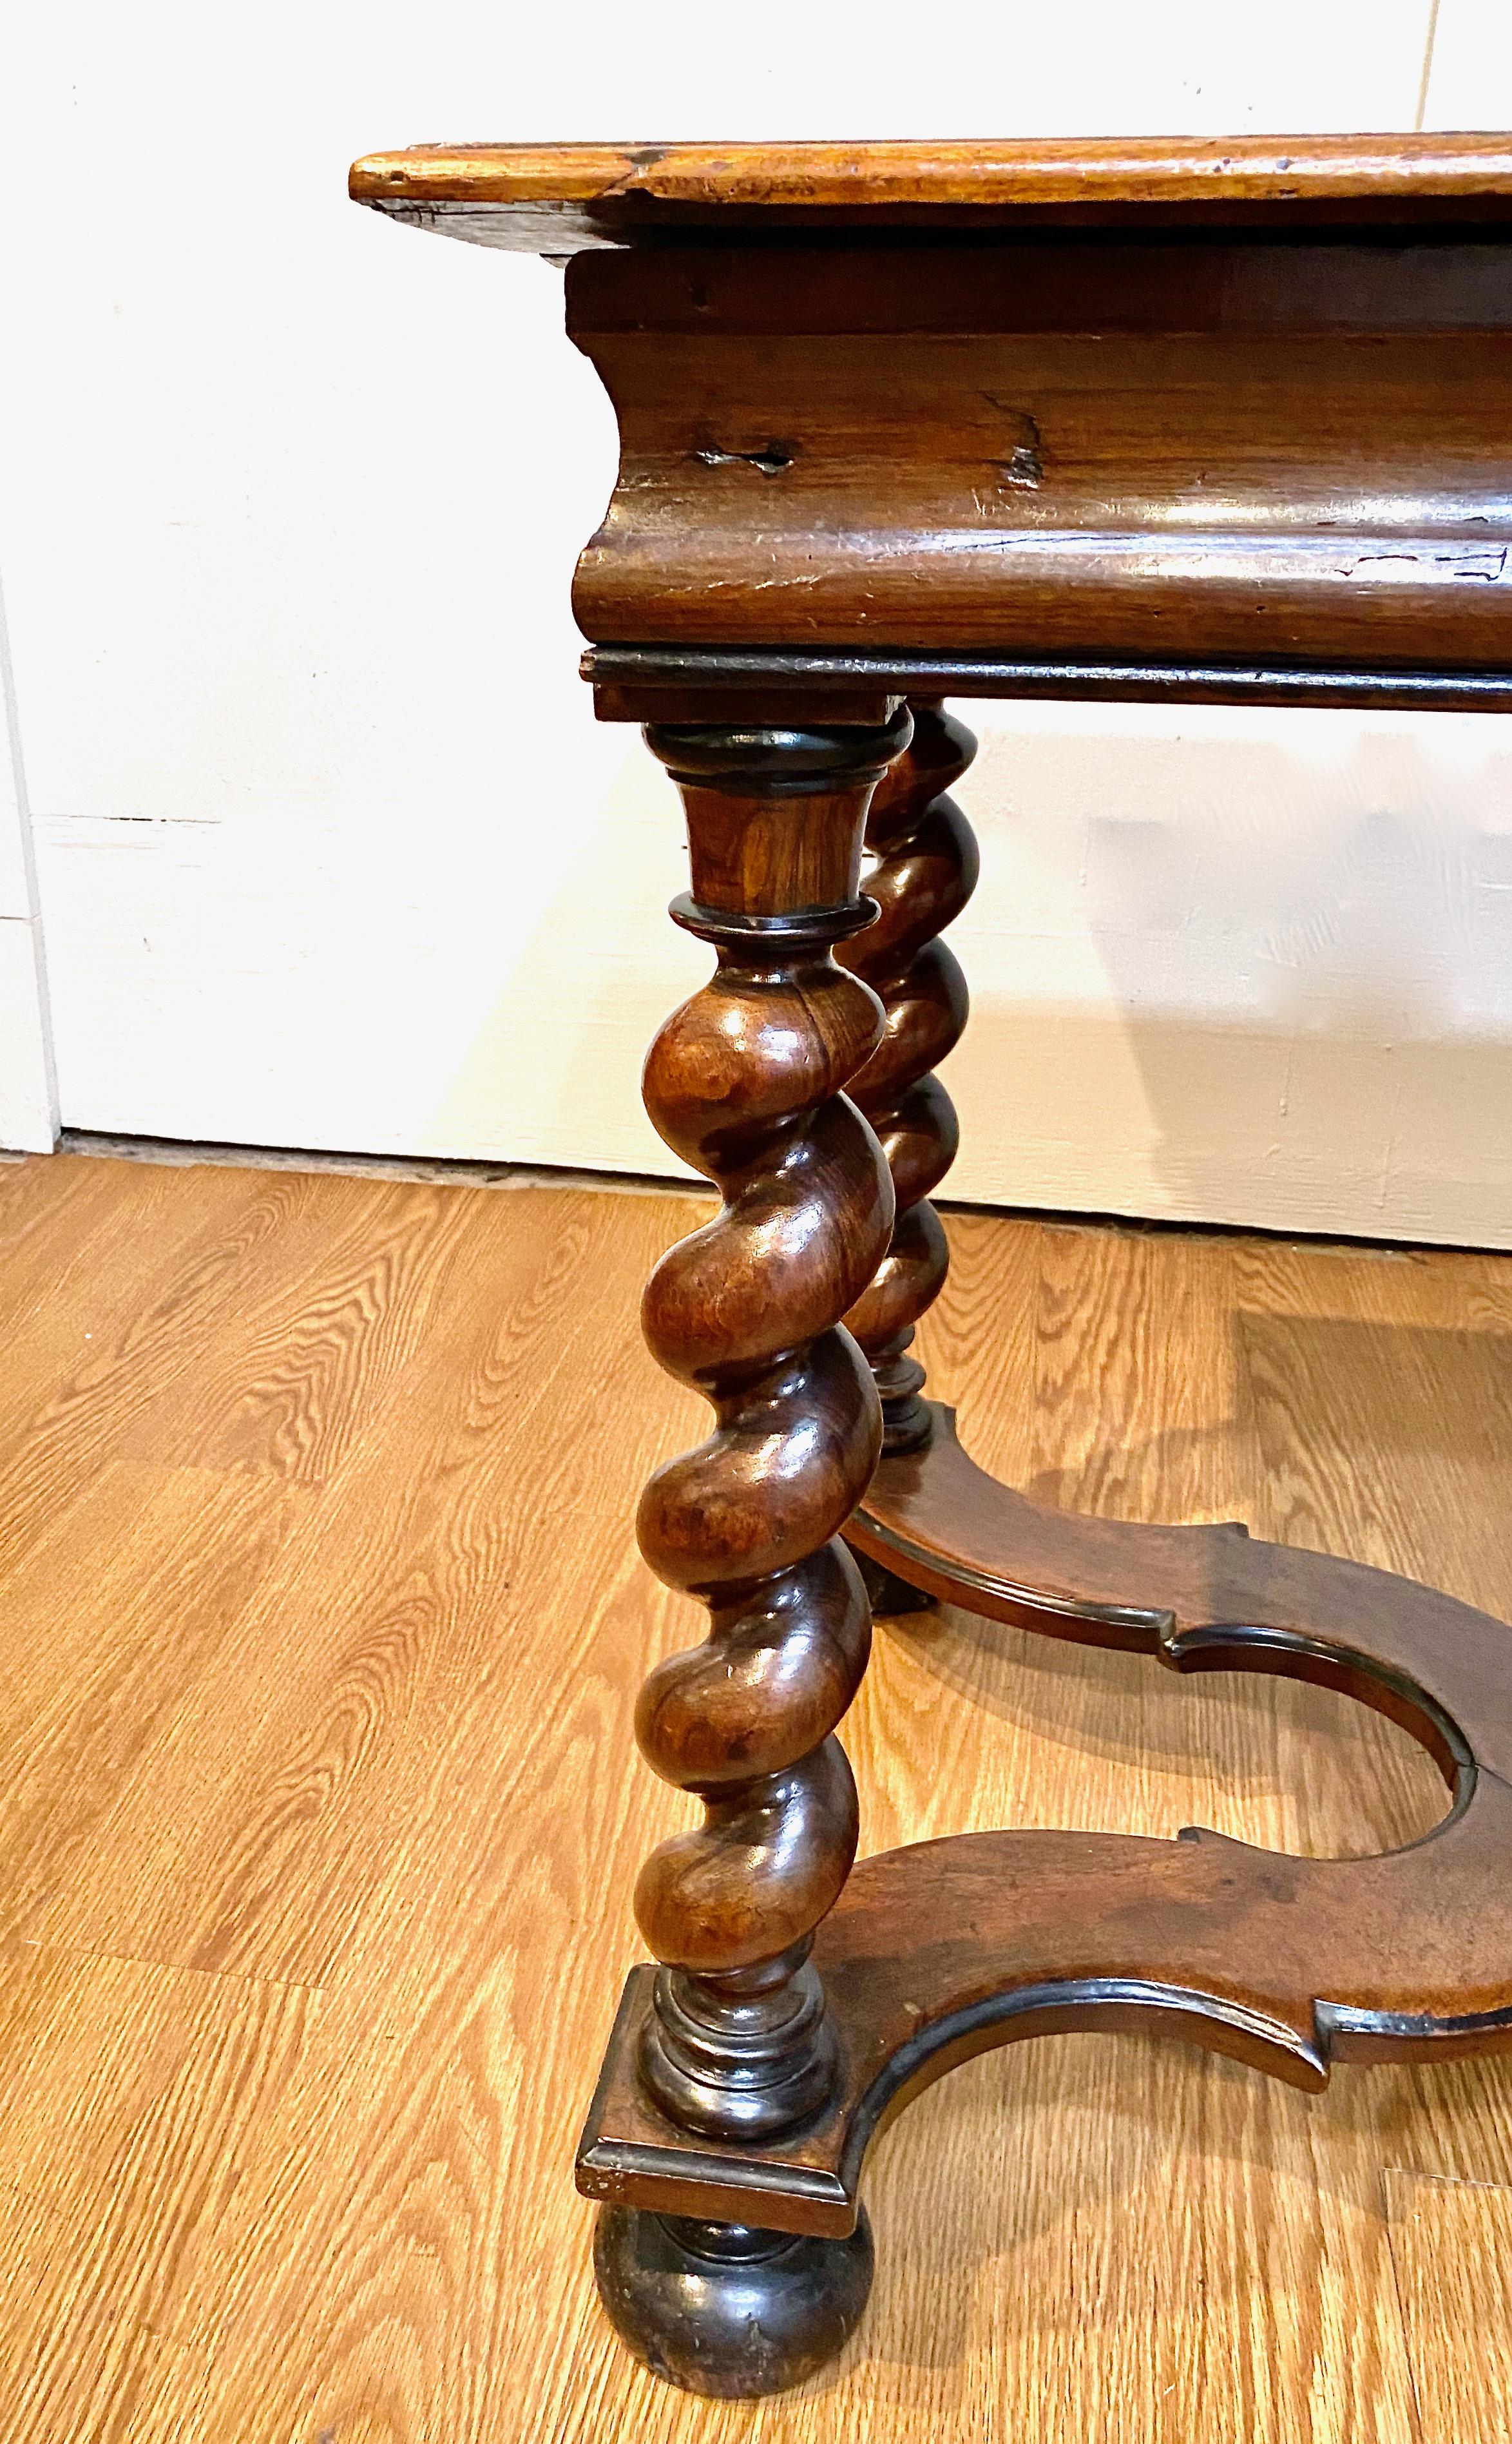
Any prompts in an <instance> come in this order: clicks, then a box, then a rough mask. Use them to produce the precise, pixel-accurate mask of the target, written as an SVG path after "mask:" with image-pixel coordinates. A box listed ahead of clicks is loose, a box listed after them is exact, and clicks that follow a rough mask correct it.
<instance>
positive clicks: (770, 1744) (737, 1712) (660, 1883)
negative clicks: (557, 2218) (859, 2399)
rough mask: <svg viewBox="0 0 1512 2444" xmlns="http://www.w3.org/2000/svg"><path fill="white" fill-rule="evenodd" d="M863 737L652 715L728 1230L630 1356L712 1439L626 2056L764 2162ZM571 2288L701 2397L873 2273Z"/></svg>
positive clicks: (689, 1061)
mask: <svg viewBox="0 0 1512 2444" xmlns="http://www.w3.org/2000/svg"><path fill="white" fill-rule="evenodd" d="M908 734H909V717H908V715H907V713H905V712H902V711H901V710H900V711H899V713H897V714H896V716H895V717H894V721H893V722H892V723H891V724H890V725H889V726H888V727H886V728H883V729H875V728H874V729H836V730H825V729H816V728H810V729H804V730H796V729H795V730H775V729H750V730H736V729H732V728H720V729H711V728H704V727H698V728H691V727H684V726H670V725H663V726H658V727H655V728H653V729H651V730H649V731H647V737H648V740H649V742H650V744H651V746H652V748H653V750H655V753H656V754H657V755H659V756H660V758H661V759H662V761H663V762H664V763H665V764H666V765H667V767H668V768H669V769H670V771H671V772H672V774H673V778H674V780H675V781H676V782H677V785H678V787H679V788H680V790H681V792H682V796H683V800H684V804H685V806H686V809H687V816H688V834H689V847H690V853H691V869H692V871H691V880H692V889H691V894H690V895H689V896H688V897H686V898H683V899H681V900H679V901H676V902H674V904H673V915H674V916H675V917H676V919H677V921H678V922H679V923H680V924H683V925H685V926H687V927H688V928H689V929H690V930H691V932H693V933H695V934H697V935H700V936H701V938H702V939H703V940H705V941H707V942H709V943H710V944H711V945H712V947H713V949H714V952H715V954H716V957H717V961H718V966H717V969H716V972H715V973H714V975H713V977H712V979H711V980H710V983H709V984H708V985H707V986H706V987H705V988H704V990H703V991H701V992H699V993H696V994H695V995H694V997H693V999H692V1000H691V1002H689V1003H687V1004H686V1006H685V1007H684V1008H683V1009H680V1010H678V1011H677V1012H676V1013H675V1014H674V1015H673V1017H672V1018H671V1019H670V1020H669V1021H668V1023H667V1025H666V1026H665V1028H663V1029H662V1031H661V1033H660V1035H659V1036H658V1037H657V1039H656V1042H655V1045H654V1046H653V1047H652V1051H651V1056H650V1059H649V1061H648V1063H647V1065H646V1079H645V1089H646V1103H647V1109H648V1110H649V1112H650V1114H651V1117H652V1119H653V1120H654V1121H655V1125H656V1127H657V1129H658V1130H659V1132H660V1134H661V1136H662V1137H663V1138H664V1139H665V1140H666V1142H667V1143H668V1144H669V1145H670V1146H671V1147H673V1150H674V1151H675V1152H676V1153H677V1154H679V1155H681V1156H683V1157H685V1159H687V1160H688V1161H689V1162H691V1163H692V1164H694V1165H696V1167H697V1168H698V1169H699V1170H700V1171H702V1172H704V1173H705V1175H706V1176H708V1177H709V1178H710V1179H712V1180H714V1181H715V1182H716V1183H717V1185H718V1186H719V1188H720V1190H721V1193H722V1194H723V1197H724V1205H723V1210H722V1211H721V1213H720V1214H719V1215H718V1217H717V1218H716V1219H715V1220H714V1221H713V1222H711V1223H710V1225H709V1226H708V1227H707V1228H706V1229H705V1230H702V1231H696V1232H695V1233H694V1234H693V1236H692V1237H691V1238H690V1239H687V1240H685V1241H683V1243H682V1244H681V1245H680V1246H678V1247H676V1248H673V1250H671V1252H670V1253H669V1254H668V1255H667V1256H666V1257H665V1258H664V1259H663V1260H662V1262H661V1264H660V1265H659V1266H658V1267H657V1268H656V1270H655V1273H654V1274H653V1276H652V1279H651V1282H650V1285H649V1286H648V1288H647V1291H646V1296H645V1305H644V1310H643V1321H644V1324H645V1330H646V1337H647V1340H648V1342H650V1345H651V1347H652V1349H653V1351H654V1352H655V1356H656V1357H657V1358H658V1359H659V1360H660V1361H661V1363H662V1365H664V1366H665V1367H666V1368H667V1369H668V1371H669V1372H670V1373H671V1374H673V1375H675V1376H676V1377H677V1378H678V1379H680V1380H681V1381H683V1382H687V1383H691V1384H696V1385H697V1387H698V1388H699V1390H700V1391H702V1392H703V1393H704V1394H705V1395H706V1396H707V1398H709V1399H710V1402H711V1403H712V1406H713V1410H714V1416H715V1425H714V1430H713V1433H712V1434H711V1435H710V1438H709V1440H708V1441H707V1442H705V1443H703V1444H702V1445H700V1447H699V1448H698V1449H697V1450H696V1451H694V1452H691V1453H687V1454H685V1455H684V1456H683V1457H682V1458H680V1459H674V1460H673V1461H671V1462H669V1463H668V1465H667V1466H666V1467H664V1468H662V1469H661V1470H659V1471H658V1472H657V1473H656V1475H655V1476H654V1477H653V1479H652V1481H651V1483H650V1484H649V1485H648V1487H647V1488H646V1491H645V1494H644V1496H643V1498H642V1501H641V1506H640V1515H639V1536H640V1546H641V1550H642V1552H643V1554H644V1555H645V1558H646V1560H647V1561H648V1562H649V1563H650V1565H651V1566H652V1568H653V1569H654V1570H655V1572H656V1573H657V1575H658V1576H659V1577H660V1578H662V1579H663V1580H665V1581H666V1582H667V1583H668V1584H669V1585H671V1586H673V1587H676V1588H679V1589H681V1590H682V1591H684V1592H686V1593H688V1594H690V1595H693V1596H696V1597H698V1598H699V1600H700V1601H701V1602H704V1603H705V1604H707V1605H708V1607H709V1611H710V1631H709V1636H708V1638H707V1639H706V1640H705V1641H704V1643H703V1644H702V1645H701V1646H699V1647H696V1648H694V1649H693V1650H692V1651H691V1653H687V1654H682V1655H676V1656H673V1657H671V1658H670V1659H669V1660H668V1661H666V1662H664V1663H662V1664H661V1665H659V1666H658V1668H657V1669H656V1670H655V1672H654V1673H653V1674H652V1676H651V1677H650V1679H649V1680H648V1681H647V1683H646V1685H645V1687H644V1689H643V1690H642V1692H641V1696H640V1702H639V1705H638V1708H637V1712H636V1734H637V1737H638V1740H639V1743H640V1747H641V1750H642V1752H643V1753H644V1755H645V1757H646V1758H647V1760H648V1762H649V1763H650V1764H651V1765H652V1766H653V1767H654V1768H655V1771H656V1772H657V1773H659V1774H660V1775H661V1776H662V1777H663V1779H664V1780H666V1781H668V1782H671V1783H674V1784H675V1785H676V1786H677V1787H679V1788H680V1789H684V1790H687V1791H690V1792H692V1793H695V1794H696V1795H697V1797H698V1798H699V1799H701V1800H702V1802H703V1805H704V1811H705V1812H704V1822H703V1823H702V1824H701V1825H699V1826H698V1827H697V1828H696V1829H694V1830H693V1831H691V1832H688V1833H682V1834H678V1835H676V1836H674V1838H673V1840H671V1841H669V1842H664V1843H663V1844H662V1846H661V1847H660V1848H659V1849H658V1850H656V1851H655V1853H654V1854H653V1856H652V1857H651V1858H650V1859H649V1860H648V1861H647V1862H646V1865H645V1867H644V1869H643V1870H642V1872H641V1876H640V1879H639V1882H638V1884H637V1886H636V1917H637V1920H638V1922H639V1925H640V1929H641V1932H642V1934H643V1935H645V1938H646V1941H647V1943H648V1945H649V1946H650V1948H651V1950H652V1952H653V1953H655V1957H656V1959H657V1960H658V1961H659V1962H660V1963H661V1967H660V1970H659V1972H658V1973H657V1976H656V1979H655V1991H654V1999H653V2003H652V2008H651V2009H650V2010H649V2011H648V2012H647V2013H646V2014H645V2016H644V2019H643V2022H642V2025H641V2027H640V2029H639V2034H638V2050H637V2059H638V2066H639V2077H640V2080H641V2083H642V2086H643V2089H644V2092H645V2094H646V2095H647V2097H648V2098H649V2099H650V2100H651V2101H653V2102H654V2103H655V2106H656V2107H657V2108H658V2109H659V2110H660V2112H661V2113H662V2114H664V2115H665V2116H666V2117H667V2118H668V2120H670V2121H672V2122H673V2123H674V2124H675V2125H676V2126H677V2127H678V2128H679V2129H681V2130H684V2131H692V2132H698V2133H701V2134H705V2135H706V2136H708V2137H710V2138H711V2139H720V2140H725V2141H730V2140H733V2141H736V2142H745V2143H749V2142H751V2141H755V2140H763V2141H769V2140H771V2139H775V2138H777V2137H779V2136H781V2135H782V2134H783V2133H784V2132H786V2131H788V2130H790V2129H793V2128H794V2127H796V2126H798V2125H800V2124H802V2123H804V2122H806V2121H808V2120H812V2118H813V2117H814V2115H815V2114H816V2113H817V2112H818V2111H819V2110H820V2109H821V2107H822V2106H823V2105H824V2104H825V2103H826V2102H827V2101H828V2100H829V2099H830V2097H831V2096H832V2094H833V2093H834V2092H835V2089H836V2087H837V2086H838V2084H839V2077H840V2064H839V2053H838V2048H837V2046H836V2040H835V2034H834V2028H833V2024H832V2021H831V2018H830V2015H829V2012H828V2010H827V2008H826V2003H825V1997H824V1992H823V1990H822V1988H821V1984H820V1980H819V1977H818V1975H817V1973H816V1972H815V1970H814V1968H813V1967H812V1965H811V1963H810V1961H809V1956H808V1955H809V1952H810V1949H811V1946H812V1943H813V1939H814V1930H815V1928H816V1927H817V1926H818V1925H819V1923H820V1921H821V1919H822V1918H823V1917H824V1916H826V1915H827V1914H828V1912H829V1911H830V1909H831V1908H832V1907H833V1905H834V1903H835V1901H836V1900H837V1899H838V1898H839V1893H840V1891H841V1889H842V1887H843V1885H844V1883H845V1879H846V1877H847V1876H848V1874H849V1872H850V1868H851V1863H852V1861H853V1859H854V1857H855V1854H856V1842H857V1802H856V1787H855V1784H854V1782H853V1781H852V1778H851V1770H850V1767H849V1765H848V1763H847V1762H846V1758H845V1753H844V1750H842V1749H841V1748H840V1746H839V1741H838V1740H837V1739H836V1738H835V1737H834V1731H835V1726H836V1725H837V1723H838V1722H839V1719H840V1717H841V1715H842V1714H843V1713H845V1710H846V1708H847V1707H848V1706H849V1704H850V1702H851V1699H852V1697H853V1696H854V1695H855V1694H856V1690H857V1686H858V1684H859V1681H860V1678H861V1675H862V1673H863V1672H864V1670H865V1668H866V1659H867V1654H868V1650H869V1646H870V1640H871V1615H870V1610H869V1607H868V1604H867V1599H866V1592H865V1588H864V1586H863V1584H862V1582H861V1577H860V1573H859V1571H858V1569H857V1565H856V1563H855V1561H854V1560H853V1558H852V1556H851V1554H850V1553H849V1552H848V1551H847V1549H846V1547H845V1546H844V1545H843V1544H842V1543H841V1542H840V1540H839V1531H840V1529H841V1528H843V1527H844V1525H845V1523H846V1520H847V1519H848V1518H849V1516H850V1514H851V1512H852V1510H853V1509H855V1506H856V1504H857V1501H858V1500H859V1498H860V1496H861V1494H862V1493H863V1492H864V1491H865V1489H866V1485H867V1481H868V1479H869V1477H870V1476H871V1473H872V1470H873V1468H874V1466H875V1465H876V1457H877V1453H878V1451H879V1449H880V1445H881V1415H880V1408H879V1403H878V1398H877V1394H876V1387H875V1385H874V1383H873V1379H872V1376H871V1373H870V1371H869V1369H868V1367H867V1364H866V1361H865V1359H864V1358H863V1356H862V1354H861V1352H860V1350H859V1349H858V1348H857V1344H856V1342H855V1341H854V1340H853V1339H852V1338H851V1335H850V1334H849V1333H848V1332H846V1331H845V1330H843V1329H842V1328H840V1319H841V1318H842V1317H843V1316H844V1315H845V1314H846V1313H847V1312H848V1311H849V1310H851V1309H853V1308H854V1307H855V1305H856V1304H857V1300H858V1299H859V1298H860V1297H861V1296H862V1293H863V1292H864V1291H865V1289H866V1286H867V1284H868V1283H869V1282H871V1281H872V1280H873V1278H874V1276H875V1275H876V1270H877V1267H878V1265H879V1264H880V1263H881V1261H882V1259H883V1255H884V1251H885V1250H886V1248H887V1245H888V1236H889V1232H890V1231H891V1229H892V1224H893V1214H894V1198H893V1189H892V1182H891V1178H890V1176H889V1173H888V1167H887V1164H886V1161H885V1160H884V1158H883V1156H882V1153H881V1149H880V1148H879V1146H878V1144H877V1141H876V1138H875V1137H874V1135H873V1133H872V1131H871V1129H870V1128H869V1127H868V1126H867V1124H866V1122H865V1121H864V1120H862V1118H861V1117H860V1115H859V1113H858V1112H857V1109H856V1107H855V1105H854V1104H853V1103H851V1102H848V1101H847V1100H846V1099H845V1097H844V1096H843V1095H842V1094H841V1092H840V1089H841V1088H842V1087H843V1086H844V1084H845V1083H846V1081H847V1080H848V1079H849V1078H851V1077H852V1076H853V1075H854V1073H855V1072H856V1071H857V1069H858V1068H859V1067H860V1066H861V1065H863V1064H864V1063H865V1062H866V1061H867V1060H868V1057H869V1056H870V1055H871V1054H872V1053H873V1051H874V1048H875V1047H876V1045H877V1043H878V1040H879V1038H880V1037H881V1033H882V1012H881V1010H880V1009H879V1007H878V1005H877V1001H876V996H875V995H874V994H873V993H872V992H871V991H868V990H867V989H866V988H865V987H864V986H863V985H861V984H860V983H858V982H857V979H856V978H855V977H854V976H853V975H850V974H847V973H846V972H845V971H844V970H843V969H842V968H840V967H839V966H838V965H837V964H836V961H835V959H834V957H833V955H832V946H833V945H834V944H835V943H836V942H837V941H838V940H839V939H841V938H842V937H843V936H845V935H847V934H849V933H851V932H853V931H855V930H856V929H857V927H858V926H860V925H863V924H865V923H866V922H867V921H868V919H869V918H870V916H871V914H872V910H871V907H870V905H869V903H868V902H867V901H866V900H864V899H863V898H861V897H860V895H859V892H858V888H857V885H858V875H859V864H860V849H861V832H862V824H863V822H864V819H865V814H866V808H867V802H868V799H869V797H870V794H871V791H872V789H873V787H874V786H875V784H876V781H877V780H878V779H879V778H880V776H881V774H882V773H883V771H884V770H885V769H886V768H887V765H888V762H889V761H890V759H891V758H892V757H893V756H894V755H895V754H896V753H897V752H898V751H899V750H900V749H901V748H902V747H903V746H904V745H905V743H906V741H907V738H908ZM597 2263H598V2268H599V2287H600V2290H601V2292H602V2295H603V2297H604V2300H605V2303H606V2305H608V2307H609V2309H610V2313H611V2314H612V2315H613V2316H614V2318H615V2321H616V2323H617V2324H618V2326H619V2327H620V2330H621V2331H622V2332H623V2333H624V2334H625V2335H626V2338H627V2339H628V2340H629V2341H630V2342H632V2344H633V2345H634V2347H636V2349H637V2350H639V2351H640V2353H641V2355H642V2356H643V2357H646V2358H648V2359H650V2360H651V2361H652V2363H653V2364H654V2365H657V2366H659V2367H661V2368H662V2369H663V2371H664V2372H666V2373H669V2374H671V2375H673V2377H675V2378H676V2379H678V2380H679V2381H681V2382H683V2383H686V2384H691V2385H693V2386H695V2387H697V2389H699V2390H704V2391H714V2392H736V2393H739V2392H750V2391H756V2392H765V2391H770V2390H773V2389H774V2387H775V2386H776V2385H778V2384H788V2383H794V2382H797V2381H798V2379H799V2378H800V2377H801V2376H802V2374H804V2373H806V2372H807V2369H808V2368H809V2367H810V2366H812V2365H816V2364H818V2363H819V2361H820V2360H821V2359H823V2358H825V2357H827V2356H828V2355H829V2353H830V2352H831V2351H832V2350H834V2349H835V2348H837V2347H838V2345H839V2342H840V2341H841V2340H842V2339H843V2336H844V2333H845V2332H846V2331H847V2330H848V2328H849V2325H850V2324H852V2323H854V2321H855V2318H856V2317H857V2316H858V2315H859V2313H860V2309H861V2306H862V2305H863V2304H864V2300H865V2296H866V2290H867V2288H868V2287H869V2283H870V2266H871V2258H870V2243H869V2240H868V2238H867V2236H866V2234H865V2232H864V2231H860V2232H858V2233H857V2235H855V2236H854V2237H853V2238H851V2239H848V2240H844V2241H840V2242H836V2241H821V2240H814V2239H808V2240H799V2239H795V2238H793V2237H792V2236H782V2235H775V2234H773V2233H771V2232H762V2231H760V2229H759V2227H758V2228H756V2229H752V2228H749V2227H737V2228H734V2229H731V2228H730V2227H727V2226H718V2225H711V2224H710V2223H708V2222H707V2221H703V2222H697V2223H694V2222H690V2221H687V2220H685V2219H684V2220H677V2221H673V2220H669V2219H664V2218H660V2217H655V2216H646V2215H644V2214H637V2213H633V2212H629V2211H626V2210H623V2209H617V2208H610V2209H609V2210H607V2211H606V2213H605V2215H604V2216H603V2217H602V2218H601V2220H600V2229H599V2241H598V2252H597Z"/></svg>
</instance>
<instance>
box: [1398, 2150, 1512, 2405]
mask: <svg viewBox="0 0 1512 2444" xmlns="http://www.w3.org/2000/svg"><path fill="white" fill-rule="evenodd" d="M1382 2186H1383V2189H1384V2192H1385V2197H1386V2220H1387V2228H1388V2230H1389V2231H1390V2233H1391V2241H1392V2264H1393V2266H1394V2268H1395V2273H1396V2282H1397V2288H1398V2291H1399V2293H1400V2295H1401V2302H1402V2314H1403V2318H1404V2320H1405V2323H1406V2326H1407V2338H1408V2357H1409V2360H1410V2361H1411V2371H1412V2389H1413V2393H1414V2396H1415V2398H1416V2402H1417V2413H1418V2418H1419V2421H1420V2423H1421V2429H1422V2436H1423V2444H1507V2438H1508V2437H1512V2189H1494V2188H1491V2187H1488V2186H1484V2185H1482V2184H1471V2183H1469V2182H1466V2181H1444V2180H1434V2179H1428V2178H1425V2177H1424V2176H1423V2175H1422V2174H1420V2173H1403V2172H1398V2171H1395V2170H1394V2169H1391V2168H1388V2170H1387V2171H1386V2172H1385V2173H1384V2174H1383V2176H1382Z"/></svg>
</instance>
